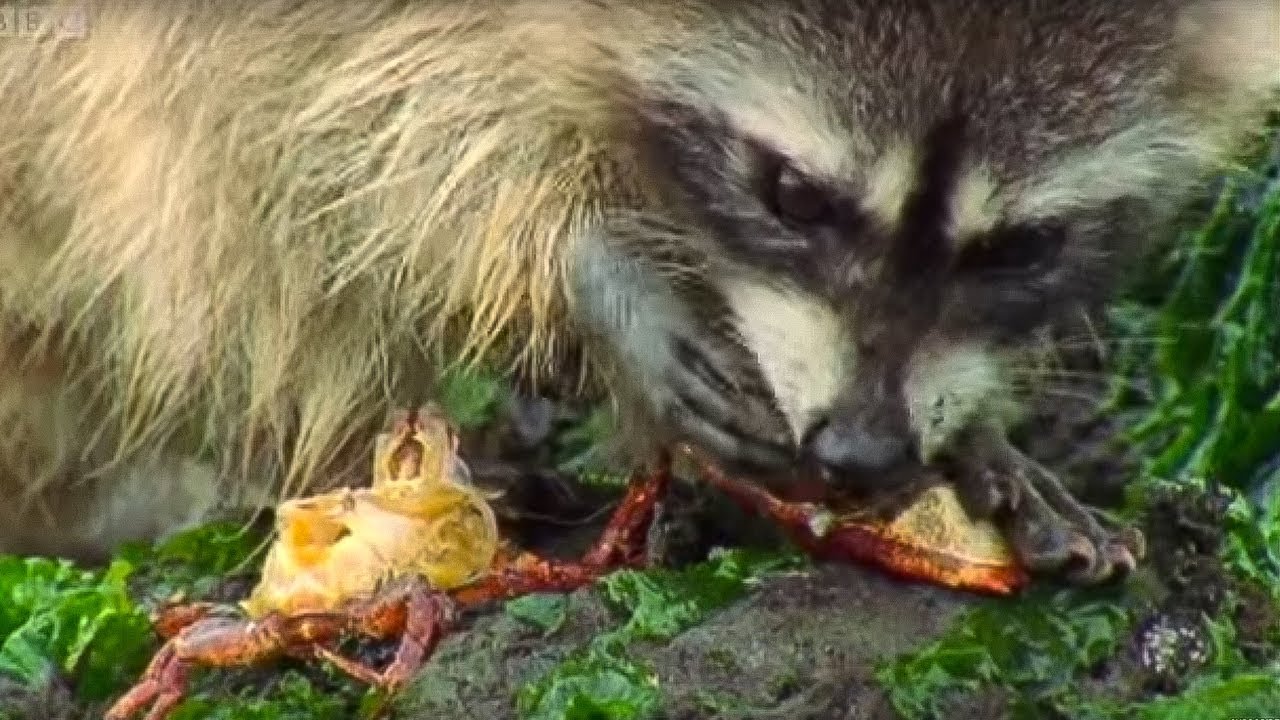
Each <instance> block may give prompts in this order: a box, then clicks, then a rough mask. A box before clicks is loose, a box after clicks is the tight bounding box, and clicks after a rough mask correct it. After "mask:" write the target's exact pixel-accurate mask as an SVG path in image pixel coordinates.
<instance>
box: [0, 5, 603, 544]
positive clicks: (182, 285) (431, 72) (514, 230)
mask: <svg viewBox="0 0 1280 720" xmlns="http://www.w3.org/2000/svg"><path fill="white" fill-rule="evenodd" d="M556 4H557V5H561V6H563V5H564V4H563V3H561V2H559V0H556ZM182 5H185V4H181V3H173V4H165V3H153V2H145V3H136V4H134V5H132V6H130V5H128V4H126V3H104V4H103V5H102V6H101V7H95V8H93V9H91V12H90V18H89V36H88V38H86V39H83V40H66V41H61V42H54V41H52V40H46V41H37V40H32V39H17V40H6V41H5V42H4V44H3V45H0V98H2V99H0V118H2V119H0V189H2V190H3V192H4V195H5V198H6V202H5V204H4V206H3V207H4V212H3V216H2V217H0V267H4V268H5V271H4V272H5V275H6V277H5V280H4V282H3V283H2V284H0V313H2V317H3V318H4V319H5V320H7V321H8V324H9V325H10V326H11V327H12V332H10V333H9V334H8V335H6V340H7V342H6V343H5V344H4V345H3V346H2V347H3V352H0V360H3V364H4V367H5V373H6V374H5V382H4V383H3V385H2V386H0V412H3V418H4V421H5V422H4V428H5V430H4V439H5V442H6V447H5V451H6V452H4V454H3V456H0V462H3V463H4V465H2V466H0V482H3V486H2V487H3V491H4V496H5V499H6V501H9V502H11V503H12V502H13V501H15V500H19V499H21V500H27V501H37V502H35V504H30V503H28V504H24V505H23V510H22V512H20V513H15V514H16V515H17V516H18V517H22V516H23V514H24V513H26V512H28V511H33V510H34V509H36V508H38V507H39V506H40V503H41V502H43V501H44V500H46V499H47V498H42V497H41V491H42V490H43V489H45V488H46V487H49V486H50V484H51V483H55V482H57V483H58V484H59V485H60V484H61V483H62V482H63V481H66V480H70V479H75V480H77V481H80V480H85V479H91V478H95V477H103V478H105V477H106V476H108V475H110V474H111V473H113V472H118V471H119V470H120V469H122V468H123V467H125V466H126V465H130V464H136V463H137V462H139V461H140V460H144V459H149V458H150V459H154V458H156V457H158V456H161V455H163V454H165V453H168V452H175V453H185V452H193V451H197V450H199V449H200V447H201V446H202V445H205V444H206V441H211V444H212V446H213V447H215V448H216V449H217V451H218V453H219V456H218V457H217V458H216V459H217V460H218V462H217V463H216V464H217V465H218V466H219V467H221V468H223V469H227V470H230V471H232V472H231V476H239V477H241V478H247V479H252V478H261V479H263V481H265V480H266V479H267V478H273V476H274V475H278V471H279V469H281V468H284V469H285V474H284V476H283V477H284V478H285V480H286V486H285V487H284V488H283V490H284V491H285V492H291V491H294V490H297V489H299V488H298V486H299V484H301V483H304V482H306V481H307V480H308V479H309V478H313V477H317V475H316V474H317V473H321V474H322V473H324V472H325V471H332V470H333V469H334V468H333V467H332V466H333V462H334V461H335V460H336V459H337V453H339V451H341V450H342V448H343V446H344V445H346V444H347V443H348V441H351V440H353V439H354V440H355V443H354V444H355V445H356V446H359V447H364V443H363V437H362V436H360V435H357V434H359V433H363V432H364V431H365V430H366V429H367V427H368V425H369V424H370V423H374V422H377V421H380V420H381V416H382V414H383V413H384V411H385V406H386V405H387V404H388V403H389V402H393V401H395V402H401V401H403V399H404V398H406V397H411V396H414V395H421V394H422V393H424V392H425V389H424V388H425V386H426V385H427V384H428V383H429V382H430V374H429V373H428V372H427V368H428V365H429V364H431V363H434V362H436V361H437V360H438V359H440V358H449V359H450V360H452V361H468V360H470V359H474V358H477V357H482V356H484V357H493V356H497V357H499V358H500V359H507V360H510V362H511V363H512V364H513V366H518V367H519V368H521V369H523V370H525V371H527V372H529V373H532V374H534V375H536V374H538V373H539V372H540V371H543V370H545V369H547V368H548V367H549V366H550V365H551V361H552V360H553V359H555V358H557V357H560V356H562V355H564V354H565V353H567V352H570V351H571V348H568V347H566V346H565V343H566V342H567V340H566V339H565V338H564V337H563V336H562V333H561V330H562V328H563V327H564V326H565V325H566V321H565V319H564V312H565V308H564V297H565V290H564V287H563V283H564V273H565V263H566V261H567V257H568V255H567V252H566V251H567V248H566V247H565V243H566V241H567V240H568V239H569V238H572V237H573V236H574V229H575V228H576V227H577V226H579V225H581V224H582V223H583V222H585V221H586V220H587V219H588V217H589V216H591V214H592V213H593V212H595V211H596V210H598V208H596V207H593V206H592V203H593V202H596V201H597V199H598V198H600V197H602V196H604V195H605V193H604V192H603V191H602V189H601V188H602V187H603V186H606V185H608V186H612V185H614V184H615V183H613V182H611V179H610V173H611V163H613V162H615V159H614V158H610V157H608V155H607V152H606V150H607V145H606V139H607V134H608V133H609V132H610V128H609V127H606V126H605V123H607V122H609V121H610V120H611V118H610V117H609V115H608V113H607V112H604V111H603V109H602V108H601V107H598V106H599V105H600V104H602V103H605V102H606V101H607V91H608V90H609V88H608V87H607V86H605V85H602V79H603V78H605V77H607V76H608V75H609V73H608V72H607V70H606V68H605V67H604V66H605V65H606V64H607V63H608V62H609V61H610V58H607V57H602V56H599V55H595V54H593V53H592V52H591V49H590V48H589V47H585V46H584V47H569V46H568V45H569V44H570V43H571V40H569V38H572V37H575V36H576V35H577V34H576V33H574V32H570V31H569V30H570V29H569V28H566V27H564V26H563V25H561V24H558V23H562V22H564V20H565V19H568V18H573V19H574V20H575V22H577V21H582V20H584V19H587V18H589V13H587V12H578V13H572V12H564V11H563V9H562V10H560V11H557V12H554V13H549V12H546V9H547V7H548V5H545V4H540V3H523V4H521V5H520V6H519V7H518V8H511V9H506V8H507V4H506V3H499V2H494V3H482V2H472V3H462V2H452V3H434V4H431V5H429V6H426V7H423V6H419V8H418V9H403V6H404V4H403V3H396V2H373V3H346V2H322V3H301V4H300V3H287V2H265V3H262V2H254V3H207V4H201V6H195V5H188V6H186V7H181V6H182ZM588 21H589V20H588ZM599 29H600V30H601V31H602V32H603V31H605V30H606V29H605V28H603V27H600V28H599ZM531 49H536V52H530V50H531ZM593 106H595V107H593ZM513 140H516V141H514V142H513ZM36 376H38V379H33V378H36ZM353 436H354V438H353ZM226 441H230V442H229V443H227V442H226ZM33 442H35V443H36V445H35V446H32V444H31V443H33ZM224 443H225V444H224ZM355 456H360V457H361V460H363V459H364V458H363V457H362V456H363V453H361V452H356V453H355ZM359 467H360V468H361V469H363V464H361V465H360V466H359ZM229 479H230V476H229ZM104 481H105V480H104ZM177 481H178V480H177V479H176V478H156V479H155V480H154V481H153V482H154V484H156V485H161V484H163V483H166V482H177ZM205 482H206V484H207V481H205ZM251 484H252V483H251ZM244 486H245V483H242V482H236V481H233V482H229V483H228V485H227V487H226V491H228V492H229V491H231V490H236V489H242V488H243V487H244ZM54 490H56V491H57V492H58V493H66V492H70V493H77V492H79V493H88V492H90V488H89V487H87V486H81V487H79V488H74V487H73V488H71V489H69V490H68V489H66V488H63V487H56V486H55V487H54ZM107 492H110V491H107ZM68 532H70V529H68ZM2 543H3V540H0V544H2Z"/></svg>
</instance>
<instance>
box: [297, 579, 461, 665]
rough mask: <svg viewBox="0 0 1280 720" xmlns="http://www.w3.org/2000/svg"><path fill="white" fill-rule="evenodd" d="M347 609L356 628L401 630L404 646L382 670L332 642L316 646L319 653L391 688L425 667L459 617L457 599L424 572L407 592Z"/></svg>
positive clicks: (377, 633)
mask: <svg viewBox="0 0 1280 720" xmlns="http://www.w3.org/2000/svg"><path fill="white" fill-rule="evenodd" d="M348 612H349V613H350V615H351V623H352V625H353V626H354V627H353V629H354V630H356V631H358V632H362V633H364V634H366V635H371V636H373V637H391V636H394V635H395V634H396V633H398V632H399V633H401V637H400V647H399V648H397V649H396V655H395V658H394V659H393V660H392V661H391V663H390V664H389V665H387V667H386V668H385V669H384V670H382V671H381V672H378V671H377V670H374V669H372V668H370V667H368V666H367V665H364V664H362V663H359V662H356V661H355V660H351V659H349V658H346V657H344V656H342V655H339V654H337V653H336V652H334V651H333V650H331V649H329V648H325V647H321V648H317V649H316V651H315V653H316V655H317V656H319V657H322V658H324V659H325V660H328V661H329V662H331V663H333V664H334V665H335V666H337V667H338V669H340V670H342V671H343V672H346V673H347V674H348V675H351V676H352V677H354V678H356V679H357V680H360V681H362V682H364V683H366V684H368V685H373V686H375V687H380V688H384V689H387V690H396V689H397V688H399V687H401V686H403V685H404V683H405V682H407V681H408V680H409V678H411V677H412V676H413V674H414V672H416V671H417V670H418V668H420V667H422V664H423V663H424V662H426V661H427V658H429V657H431V653H432V652H433V651H434V650H435V647H436V645H437V644H438V643H439V642H440V639H441V638H443V637H444V635H445V633H447V632H448V631H449V630H450V629H451V628H452V626H453V624H454V622H455V621H456V619H457V618H456V613H455V605H454V602H453V601H452V600H451V599H450V598H449V597H448V596H447V595H445V594H443V593H441V592H439V591H437V590H433V589H432V588H431V587H430V586H429V585H428V584H427V583H426V582H425V581H424V580H422V579H421V578H414V579H412V580H411V581H410V583H409V584H408V585H407V586H406V587H405V589H404V591H403V592H402V593H397V594H395V595H392V596H389V597H387V598H385V599H375V600H374V601H372V602H370V603H367V604H364V605H363V606H356V607H353V608H351V609H350V610H349V611H348Z"/></svg>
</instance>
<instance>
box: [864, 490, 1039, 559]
mask: <svg viewBox="0 0 1280 720" xmlns="http://www.w3.org/2000/svg"><path fill="white" fill-rule="evenodd" d="M874 529H876V532H877V533H878V534H881V536H882V537H884V538H887V539H890V541H892V542H893V543H896V544H900V546H902V547H906V548H911V550H913V551H914V552H915V553H918V555H920V556H922V557H927V559H928V560H929V562H931V565H932V566H933V573H934V574H941V575H946V577H945V578H940V579H952V578H954V579H956V580H961V582H963V578H965V577H989V575H992V574H993V573H997V574H998V573H1002V571H1007V573H1014V571H1016V570H1019V569H1020V564H1019V561H1018V559H1016V556H1015V555H1014V551H1012V548H1011V547H1010V544H1009V542H1007V541H1006V538H1005V536H1004V533H1001V532H1000V529H998V528H997V527H996V525H995V523H992V521H989V520H973V519H970V518H969V515H968V512H965V510H964V506H963V505H961V503H960V498H959V496H957V495H956V492H955V489H954V488H952V487H951V486H948V484H936V486H931V487H929V488H927V489H924V491H922V493H920V495H919V496H918V497H916V498H915V500H914V501H913V502H911V505H910V506H908V507H906V509H905V510H902V511H901V512H900V514H899V515H896V516H895V518H893V519H892V520H890V521H886V523H879V524H876V525H874Z"/></svg>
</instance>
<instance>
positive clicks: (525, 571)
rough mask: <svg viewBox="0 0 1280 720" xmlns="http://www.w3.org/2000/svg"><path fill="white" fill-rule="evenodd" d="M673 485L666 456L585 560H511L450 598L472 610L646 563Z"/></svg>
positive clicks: (640, 479) (641, 476) (636, 480)
mask: <svg viewBox="0 0 1280 720" xmlns="http://www.w3.org/2000/svg"><path fill="white" fill-rule="evenodd" d="M670 484H671V466H670V462H669V458H667V457H664V458H662V460H661V461H660V462H659V463H658V464H657V469H656V470H654V471H653V472H650V473H637V474H636V475H634V476H633V477H632V479H631V481H630V483H629V484H628V485H627V492H626V495H624V496H623V498H622V502H621V503H619V505H618V508H617V509H616V510H614V512H613V516H612V517H610V518H609V522H608V524H607V525H605V529H604V531H603V532H602V533H601V535H600V539H599V540H597V541H596V543H595V544H594V545H593V546H592V547H591V549H590V550H588V551H587V552H586V553H585V554H584V555H583V557H582V559H581V560H579V561H576V562H575V561H571V560H550V559H546V558H540V557H538V556H536V555H533V554H531V553H524V554H521V555H519V556H517V557H516V558H515V559H514V560H512V561H509V562H500V563H499V564H497V565H495V567H494V569H493V570H492V571H491V572H490V573H489V574H488V575H486V576H485V577H483V578H481V579H480V580H477V581H476V582H474V583H472V584H470V585H467V586H466V587H463V588H460V589H459V590H456V591H454V592H452V593H450V595H451V596H452V597H453V599H454V600H455V601H457V602H458V604H459V605H460V606H462V607H473V606H476V605H479V604H482V603H485V602H488V601H491V600H504V599H510V598H514V597H518V596H520V595H527V594H529V593H534V592H569V591H572V590H576V589H578V588H580V587H583V586H585V585H589V584H591V583H592V582H595V581H596V580H597V579H599V578H600V577H601V576H602V575H605V574H606V573H608V572H610V571H611V570H614V569H616V568H618V567H634V566H638V565H640V564H642V563H643V561H644V557H645V550H646V547H645V542H646V539H647V536H648V532H649V526H650V525H651V524H652V522H653V516H654V509H655V506H656V505H657V503H658V501H659V500H661V499H662V497H663V496H664V495H665V494H666V492H667V488H668V487H669V486H670Z"/></svg>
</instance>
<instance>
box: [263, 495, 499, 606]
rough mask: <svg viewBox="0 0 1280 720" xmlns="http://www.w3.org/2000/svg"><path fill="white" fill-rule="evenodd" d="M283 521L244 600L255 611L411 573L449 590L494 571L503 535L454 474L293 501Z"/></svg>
mask: <svg viewBox="0 0 1280 720" xmlns="http://www.w3.org/2000/svg"><path fill="white" fill-rule="evenodd" d="M277 530H278V539H277V540H276V543H275V545H274V546H272V548H271V550H270V552H269V554H268V555H267V559H266V561H265V563H264V564H263V568H262V579H261V581H260V582H259V583H258V586H257V587H256V588H255V589H254V591H253V593H252V595H250V597H249V598H248V599H247V600H245V601H244V602H243V603H241V607H242V608H244V610H245V611H246V612H247V613H248V614H249V615H250V616H252V617H260V616H262V615H264V614H266V613H268V612H271V611H278V612H282V613H285V614H293V613H297V612H302V611H308V610H313V611H322V610H332V609H334V608H335V607H336V606H337V605H338V604H339V603H341V602H342V601H343V600H345V599H348V598H351V597H355V596H360V595H368V594H372V593H374V592H376V590H377V589H378V588H379V587H380V586H381V585H382V584H383V583H384V582H386V581H387V580H389V579H391V578H393V577H396V576H400V575H406V574H416V575H420V576H423V577H425V578H426V579H427V581H428V582H430V583H431V585H432V586H433V587H436V588H439V589H442V590H449V589H452V588H455V587H457V586H459V585H462V584H465V583H467V582H470V581H471V580H473V579H475V578H476V577H477V576H479V575H480V574H481V573H483V572H484V571H485V570H487V569H488V568H489V566H490V565H491V564H492V562H493V560H494V558H495V557H496V555H497V551H498V544H499V536H498V525H497V519H496V517H495V515H494V512H493V509H492V507H491V506H490V505H489V503H488V502H487V500H486V498H485V497H484V495H483V494H482V493H481V492H479V491H478V490H477V489H476V488H474V487H472V486H470V485H468V484H464V483H461V482H453V481H452V480H451V478H450V477H449V474H448V473H442V474H440V475H438V476H436V477H425V478H421V479H406V480H398V479H397V480H387V481H384V482H383V483H381V484H378V485H375V486H374V487H373V488H361V489H356V490H353V489H350V488H342V489H339V490H335V491H332V492H329V493H324V494H321V495H316V496H313V497H309V498H301V499H297V500H291V501H287V502H285V503H282V504H281V505H280V507H279V508H278V510H277Z"/></svg>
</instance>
